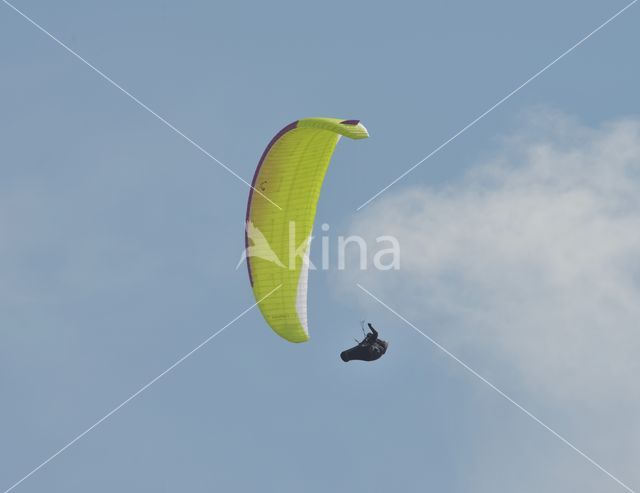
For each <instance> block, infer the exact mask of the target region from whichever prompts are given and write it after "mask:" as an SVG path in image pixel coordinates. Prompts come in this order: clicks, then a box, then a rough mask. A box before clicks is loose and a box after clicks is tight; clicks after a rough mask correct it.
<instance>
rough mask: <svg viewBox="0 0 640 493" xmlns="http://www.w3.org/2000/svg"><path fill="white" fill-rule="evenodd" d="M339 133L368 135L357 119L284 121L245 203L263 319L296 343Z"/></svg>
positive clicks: (303, 333) (304, 329)
mask: <svg viewBox="0 0 640 493" xmlns="http://www.w3.org/2000/svg"><path fill="white" fill-rule="evenodd" d="M341 136H345V137H349V138H350V139H366V138H367V137H368V136H369V134H368V133H367V129H366V128H365V127H364V126H363V125H362V124H361V123H360V122H359V121H358V120H340V119H337V118H304V119H302V120H298V121H296V122H293V123H291V124H290V125H287V126H286V127H284V128H283V129H282V130H281V131H280V132H278V133H277V134H276V136H275V137H274V138H273V139H272V140H271V142H270V143H269V145H268V146H267V148H266V149H265V151H264V152H263V154H262V157H261V158H260V162H259V163H258V167H257V168H256V171H255V175H254V177H253V182H252V184H251V185H252V188H251V191H250V193H249V201H248V204H247V215H246V227H245V252H246V254H245V255H246V260H247V268H248V270H249V281H250V283H251V286H252V289H253V294H254V296H255V298H256V300H260V303H259V305H258V306H259V307H260V311H261V312H262V315H263V316H264V319H265V320H266V321H267V323H268V324H269V325H270V326H271V328H272V329H273V330H274V331H275V332H276V333H277V334H278V335H280V336H281V337H283V338H284V339H286V340H288V341H291V342H304V341H307V340H308V339H309V328H308V324H307V279H308V273H309V247H310V241H311V234H312V229H313V223H314V220H315V215H316V206H317V203H318V199H319V198H320V190H321V188H322V182H323V180H324V176H325V173H326V171H327V168H328V167H329V163H330V161H331V157H332V155H333V151H334V149H335V147H336V144H337V143H338V141H339V140H340V137H341Z"/></svg>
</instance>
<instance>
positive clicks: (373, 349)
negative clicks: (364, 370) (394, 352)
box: [340, 324, 389, 363]
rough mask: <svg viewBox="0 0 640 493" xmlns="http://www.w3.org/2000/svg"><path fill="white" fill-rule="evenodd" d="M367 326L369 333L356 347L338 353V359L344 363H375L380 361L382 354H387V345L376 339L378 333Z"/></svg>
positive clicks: (385, 342) (370, 326)
mask: <svg viewBox="0 0 640 493" xmlns="http://www.w3.org/2000/svg"><path fill="white" fill-rule="evenodd" d="M367 325H368V326H369V330H370V331H371V332H369V333H368V334H366V335H365V337H364V339H363V340H362V341H361V342H359V343H358V345H357V346H354V347H352V348H351V349H347V350H346V351H342V352H341V353H340V358H341V359H342V361H344V362H345V363H347V362H348V361H353V360H359V361H375V360H377V359H380V358H381V357H382V356H383V355H384V353H386V352H387V348H388V347H389V343H388V342H387V341H383V340H382V339H379V338H378V331H377V330H376V329H374V328H373V325H371V324H367ZM363 331H364V329H363Z"/></svg>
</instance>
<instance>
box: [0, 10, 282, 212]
mask: <svg viewBox="0 0 640 493" xmlns="http://www.w3.org/2000/svg"><path fill="white" fill-rule="evenodd" d="M2 2H3V3H4V4H5V5H7V6H8V7H10V8H11V9H13V10H14V11H15V12H16V13H18V14H19V15H20V16H22V17H23V18H24V19H25V20H26V21H28V22H29V23H30V24H32V25H33V26H35V27H36V28H37V29H38V30H39V31H41V32H43V33H44V34H46V35H47V36H48V37H49V38H51V39H52V40H53V41H55V42H56V43H57V44H59V45H60V46H62V48H64V49H65V50H66V51H67V52H69V53H70V54H71V55H73V56H74V57H76V58H77V59H78V60H80V61H81V62H82V63H84V64H85V65H86V66H87V67H89V68H90V69H91V70H93V71H94V72H95V73H96V74H98V75H99V76H100V77H102V78H103V79H104V80H106V81H107V82H108V83H109V84H111V85H112V86H114V87H115V88H116V89H118V90H119V91H121V92H122V93H123V94H125V95H126V96H127V97H129V99H131V100H132V101H133V102H135V103H136V104H137V105H138V106H140V107H141V108H143V109H144V110H146V111H147V112H149V113H151V114H152V115H153V116H155V117H156V118H157V119H158V120H160V121H161V122H162V123H164V124H165V125H166V126H167V127H169V128H170V129H171V130H173V131H174V132H175V133H177V134H178V135H179V136H180V137H182V138H183V139H184V140H186V141H187V142H189V143H190V144H191V145H192V146H194V147H195V148H196V149H198V150H199V151H200V152H202V153H203V154H204V155H205V156H207V157H208V158H210V159H212V160H213V161H215V162H216V163H218V164H219V165H220V166H221V167H222V168H224V169H225V170H227V171H228V172H229V173H231V174H232V175H233V176H235V177H236V178H237V179H238V180H240V181H241V182H242V183H244V184H245V185H247V186H248V187H249V188H250V189H252V190H253V191H255V192H256V193H258V194H260V195H262V197H263V198H264V199H265V200H267V201H268V202H270V203H271V204H272V205H274V206H276V207H277V208H278V209H280V210H282V207H280V206H279V205H278V204H276V203H275V202H274V201H272V200H271V199H270V198H269V197H267V196H266V195H265V194H264V193H262V192H261V191H260V190H258V189H256V188H254V187H253V186H252V185H251V183H249V182H248V181H246V180H245V179H244V178H242V177H241V176H240V175H239V174H238V173H236V172H235V171H233V170H232V169H231V168H229V166H227V165H226V164H224V163H223V162H222V161H220V160H219V159H218V158H216V157H215V156H214V155H213V154H211V153H210V152H209V151H207V150H206V149H205V148H204V147H202V146H201V145H200V144H198V143H197V142H196V141H194V140H193V139H191V138H190V137H189V136H187V135H186V134H185V133H184V132H182V131H181V130H179V129H178V128H176V127H175V126H174V125H173V124H172V123H170V122H168V121H167V120H165V119H164V118H163V117H162V116H160V115H159V114H158V113H156V112H155V111H154V110H152V109H151V108H149V107H148V106H147V105H146V104H144V103H143V102H142V101H140V100H139V99H138V98H137V97H135V96H134V95H133V94H131V93H130V92H129V91H127V90H126V89H125V88H124V87H122V86H121V85H120V84H118V83H117V82H116V81H114V80H113V79H112V78H111V77H109V76H108V75H107V74H105V73H104V72H102V71H101V70H100V69H99V68H97V67H96V66H95V65H93V64H91V63H90V62H89V61H88V60H86V59H84V58H83V57H82V56H80V55H79V54H78V53H76V52H75V51H74V50H73V49H72V48H70V47H69V46H67V45H66V44H65V43H63V42H62V41H60V40H59V39H58V38H56V37H55V36H54V35H53V34H51V33H50V32H49V31H47V30H46V29H45V28H44V27H42V26H41V25H40V24H38V23H37V22H36V21H34V20H33V19H31V18H30V17H29V16H28V15H27V14H25V13H24V12H22V11H21V10H19V9H18V8H17V7H15V6H14V5H12V4H11V3H9V2H8V1H7V0H2Z"/></svg>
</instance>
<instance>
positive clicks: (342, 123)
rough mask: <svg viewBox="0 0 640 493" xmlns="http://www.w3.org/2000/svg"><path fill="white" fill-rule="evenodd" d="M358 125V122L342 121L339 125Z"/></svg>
mask: <svg viewBox="0 0 640 493" xmlns="http://www.w3.org/2000/svg"><path fill="white" fill-rule="evenodd" d="M358 123H360V120H343V121H341V122H340V124H341V125H357V124H358Z"/></svg>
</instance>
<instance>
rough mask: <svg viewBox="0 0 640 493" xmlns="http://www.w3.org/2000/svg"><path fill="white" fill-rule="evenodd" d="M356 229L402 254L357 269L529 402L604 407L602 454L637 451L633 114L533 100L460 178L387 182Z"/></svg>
mask: <svg viewBox="0 0 640 493" xmlns="http://www.w3.org/2000/svg"><path fill="white" fill-rule="evenodd" d="M352 232H353V233H354V234H360V235H362V236H364V237H365V238H374V237H376V236H378V235H380V234H391V235H395V236H396V237H397V238H398V239H399V241H400V244H401V252H402V253H401V264H402V265H401V271H400V273H397V274H388V273H384V272H382V273H381V272H374V271H369V272H367V273H361V272H358V273H353V278H352V279H351V281H354V280H356V279H357V280H359V281H360V282H361V283H362V284H363V285H364V286H366V287H369V288H370V289H371V290H372V291H374V292H375V293H377V294H379V295H380V297H381V298H382V299H383V300H385V302H387V303H389V304H390V305H392V306H394V307H396V308H397V309H399V310H400V311H401V312H402V313H403V314H406V316H407V317H410V318H412V319H413V320H415V321H416V322H418V323H423V324H424V323H426V321H427V320H433V319H436V318H437V319H440V320H443V319H444V320H448V321H449V323H448V327H446V329H447V330H446V331H445V332H439V335H441V336H442V337H443V340H442V342H443V343H445V345H447V346H448V347H450V348H451V349H454V350H456V351H462V352H463V354H464V352H465V351H469V350H470V348H472V351H473V353H474V356H477V355H483V356H479V358H480V359H479V360H476V361H480V362H481V366H482V368H480V369H481V370H483V371H484V372H489V373H490V374H492V375H499V376H500V380H501V381H503V382H504V381H505V380H506V379H507V378H508V379H512V380H509V382H513V381H515V382H517V383H518V384H519V385H522V386H523V388H525V390H526V391H527V392H528V393H529V395H532V396H534V397H535V398H536V399H537V401H536V402H540V401H542V402H544V403H545V404H547V405H549V406H554V405H556V406H559V407H561V408H564V409H567V412H568V413H569V414H571V412H573V413H579V414H580V415H581V416H584V415H585V413H587V414H588V413H592V415H593V416H596V415H598V416H600V417H601V418H604V419H606V420H609V419H610V420H611V421H612V425H611V429H609V430H608V431H610V432H611V433H613V434H614V436H615V434H616V430H618V432H619V433H620V435H622V436H617V437H616V439H617V440H618V441H619V450H620V456H618V457H616V458H615V459H614V458H610V459H612V460H616V461H619V462H618V463H622V462H627V461H628V459H629V454H632V455H631V457H635V462H636V463H637V459H639V458H640V449H639V448H638V446H637V445H633V444H634V443H637V440H636V439H637V438H638V436H639V433H638V426H637V415H638V414H639V413H638V411H640V392H639V391H638V376H639V375H640V364H639V361H640V120H637V119H625V120H618V121H615V122H611V123H608V124H606V125H603V126H602V127H600V128H596V129H594V128H588V127H585V126H583V125H580V124H579V123H578V122H576V121H575V120H572V119H571V118H569V117H567V116H564V115H561V114H558V113H555V112H552V111H538V112H536V113H533V114H531V115H529V120H528V124H527V126H526V128H525V129H523V130H521V131H519V132H518V133H516V134H515V135H513V136H510V137H509V138H506V139H504V140H503V142H502V145H501V149H500V151H499V152H498V153H496V155H495V156H494V157H493V158H492V159H490V160H489V161H488V162H485V163H483V164H481V165H478V166H476V167H474V168H473V169H472V170H471V171H470V172H468V173H467V175H466V176H465V177H464V179H462V180H460V181H458V182H455V183H451V184H448V185H446V186H442V187H439V188H437V187H414V188H409V189H404V190H400V191H395V192H388V193H387V194H386V195H385V196H383V197H382V198H381V199H380V200H378V202H377V203H376V204H375V205H372V206H370V207H369V208H367V209H366V210H365V211H363V212H362V213H361V214H360V215H358V216H357V218H356V220H355V223H354V224H353V225H352ZM483 357H484V359H482V358H483ZM483 371H481V373H482V372H483ZM496 383H499V382H496ZM623 408H624V409H625V411H624V412H622V411H619V410H620V409H623ZM580 419H581V418H578V419H577V421H576V426H577V427H578V428H579V427H580V426H581V425H580V423H579V422H580ZM587 421H588V420H587ZM583 424H584V426H583V428H582V431H583V432H585V433H587V428H588V426H587V422H586V421H585V422H584V423H583ZM625 430H626V431H627V432H629V431H630V430H631V431H630V433H627V434H626V435H625V434H624V432H625ZM598 435H599V436H600V437H601V438H602V442H601V444H604V443H605V442H607V438H606V433H599V434H598ZM592 436H593V433H592ZM622 450H624V454H622ZM632 462H633V461H632ZM638 479H640V478H638ZM613 489H614V488H612V490H613Z"/></svg>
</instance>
